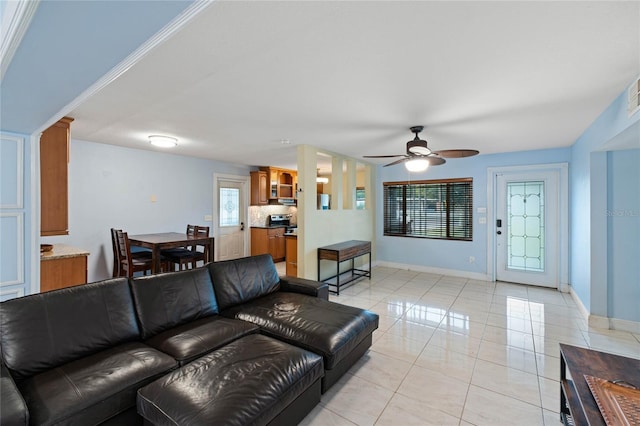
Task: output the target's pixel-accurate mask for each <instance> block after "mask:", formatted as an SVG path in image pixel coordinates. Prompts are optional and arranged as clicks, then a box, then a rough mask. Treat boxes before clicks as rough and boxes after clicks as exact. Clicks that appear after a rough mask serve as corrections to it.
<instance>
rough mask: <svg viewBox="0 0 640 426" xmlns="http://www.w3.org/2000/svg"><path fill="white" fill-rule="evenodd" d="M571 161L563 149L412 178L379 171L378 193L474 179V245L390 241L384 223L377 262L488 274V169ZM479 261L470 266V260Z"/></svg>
mask: <svg viewBox="0 0 640 426" xmlns="http://www.w3.org/2000/svg"><path fill="white" fill-rule="evenodd" d="M569 160H570V149H569V148H559V149H549V150H537V151H520V152H512V153H504V154H490V155H479V156H476V157H469V158H461V159H451V160H448V161H447V164H445V165H443V166H438V167H431V168H429V169H427V171H426V172H423V173H411V174H409V173H408V172H407V171H406V169H405V168H404V167H403V166H401V165H398V166H393V167H379V168H378V174H377V176H378V178H377V183H376V191H378V193H380V194H381V193H382V183H383V182H392V181H407V180H424V179H444V178H462V177H472V178H473V203H474V205H473V211H474V213H473V215H474V223H473V241H444V240H435V239H423V238H402V237H388V236H384V235H383V223H382V220H381V219H379V220H378V221H377V224H376V227H377V229H376V237H377V259H378V260H381V261H386V262H392V263H400V264H409V265H417V266H421V267H425V268H443V269H450V270H456V271H465V272H472V273H480V274H484V275H486V274H487V225H485V224H479V223H478V217H480V216H485V217H486V215H479V214H478V213H477V208H478V207H489V206H487V168H489V167H502V166H521V165H532V164H547V163H563V162H568V161H569ZM376 216H377V217H378V218H382V217H383V197H382V196H379V197H377V207H376ZM470 256H473V257H475V262H474V263H470V262H469V257H470Z"/></svg>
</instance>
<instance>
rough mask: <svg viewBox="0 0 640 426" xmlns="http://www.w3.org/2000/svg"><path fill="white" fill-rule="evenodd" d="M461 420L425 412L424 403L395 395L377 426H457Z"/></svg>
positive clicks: (438, 412)
mask: <svg viewBox="0 0 640 426" xmlns="http://www.w3.org/2000/svg"><path fill="white" fill-rule="evenodd" d="M459 421H460V419H459V418H458V417H454V416H451V415H449V414H447V413H444V412H442V411H440V410H435V409H428V410H425V407H424V405H423V403H421V402H420V401H416V400H414V399H411V398H408V397H406V396H404V395H400V394H395V395H394V397H393V398H391V401H390V402H389V404H388V405H387V408H385V409H384V411H383V412H382V415H381V416H380V418H379V419H378V422H377V423H376V426H398V425H402V426H430V425H433V426H440V425H442V426H447V425H451V426H457V425H458V423H459Z"/></svg>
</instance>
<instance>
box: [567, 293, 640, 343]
mask: <svg viewBox="0 0 640 426" xmlns="http://www.w3.org/2000/svg"><path fill="white" fill-rule="evenodd" d="M569 293H570V294H571V297H572V298H573V300H574V302H576V306H578V310H579V311H580V313H581V314H582V316H583V317H584V319H585V320H586V321H587V323H588V324H589V327H593V328H599V329H601V330H619V331H628V332H629V333H635V334H640V322H638V321H629V320H623V319H619V318H607V317H602V316H599V315H592V314H591V313H589V310H588V309H587V308H586V307H585V306H584V304H583V303H582V300H580V298H579V297H578V295H577V294H576V293H575V291H573V288H570V289H569Z"/></svg>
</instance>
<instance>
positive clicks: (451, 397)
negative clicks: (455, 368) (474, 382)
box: [397, 366, 469, 417]
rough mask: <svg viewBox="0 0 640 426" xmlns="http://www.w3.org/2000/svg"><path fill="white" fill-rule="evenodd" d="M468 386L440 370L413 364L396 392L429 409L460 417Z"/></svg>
mask: <svg viewBox="0 0 640 426" xmlns="http://www.w3.org/2000/svg"><path fill="white" fill-rule="evenodd" d="M468 387H469V384H468V383H466V382H463V381H460V380H457V379H454V378H452V377H451V376H447V375H445V374H443V373H442V372H439V371H434V370H429V369H427V368H422V367H418V366H414V367H412V368H411V370H409V373H408V374H407V377H405V379H404V381H403V382H402V384H401V385H400V388H398V391H397V393H399V394H401V395H404V396H406V397H409V398H412V399H416V400H418V401H420V402H422V403H423V404H426V405H427V406H429V407H430V408H431V409H436V410H440V411H444V412H445V413H447V414H449V415H451V416H454V417H460V415H461V413H462V408H463V406H464V401H465V397H466V394H467V389H468ZM425 411H426V407H425Z"/></svg>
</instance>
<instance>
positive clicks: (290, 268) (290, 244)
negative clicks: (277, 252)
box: [284, 235, 298, 277]
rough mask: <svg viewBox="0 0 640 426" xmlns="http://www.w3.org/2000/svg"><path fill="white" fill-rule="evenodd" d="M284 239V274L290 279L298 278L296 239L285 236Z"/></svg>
mask: <svg viewBox="0 0 640 426" xmlns="http://www.w3.org/2000/svg"><path fill="white" fill-rule="evenodd" d="M284 239H285V243H286V244H285V248H286V249H285V252H286V257H287V260H286V262H287V265H286V274H287V275H288V276H290V277H297V276H298V237H297V236H296V235H287V236H285V237H284Z"/></svg>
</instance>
